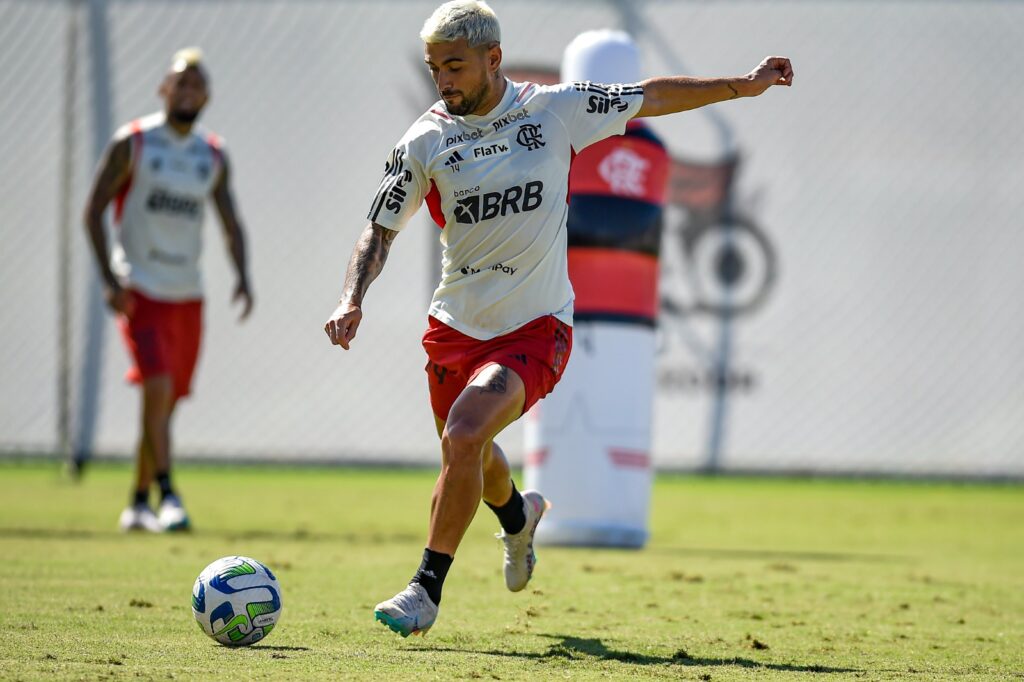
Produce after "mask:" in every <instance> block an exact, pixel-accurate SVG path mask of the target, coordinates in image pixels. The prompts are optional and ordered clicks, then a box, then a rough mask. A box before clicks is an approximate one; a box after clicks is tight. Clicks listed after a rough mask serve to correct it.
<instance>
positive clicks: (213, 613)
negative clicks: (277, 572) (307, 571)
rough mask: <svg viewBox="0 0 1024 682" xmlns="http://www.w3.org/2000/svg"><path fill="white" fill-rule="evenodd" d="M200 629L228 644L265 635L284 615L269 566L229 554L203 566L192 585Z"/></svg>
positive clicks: (195, 612) (253, 640) (236, 643)
mask: <svg viewBox="0 0 1024 682" xmlns="http://www.w3.org/2000/svg"><path fill="white" fill-rule="evenodd" d="M192 615H193V616H195V617H196V622H197V623H199V628H200V629H201V630H202V631H203V632H205V633H206V634H207V635H209V636H210V637H213V638H214V639H215V640H217V641H218V642H220V643H221V644H225V645H227V646H248V645H249V644H252V643H253V642H258V641H260V640H261V639H264V638H266V636H267V635H269V634H270V631H271V630H273V629H274V626H275V625H277V619H278V618H280V617H281V586H280V585H279V584H278V582H277V578H275V577H274V574H273V573H271V572H270V569H269V568H267V567H266V566H264V565H263V564H261V563H260V562H258V561H256V560H255V559H250V558H249V557H245V556H226V557H224V558H223V559H217V560H216V561H214V562H213V563H212V564H210V565H209V566H207V567H206V568H204V569H203V572H202V573H200V574H199V577H198V578H196V582H195V585H193V586H192Z"/></svg>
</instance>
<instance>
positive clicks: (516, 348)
mask: <svg viewBox="0 0 1024 682" xmlns="http://www.w3.org/2000/svg"><path fill="white" fill-rule="evenodd" d="M428 319H429V322H430V326H429V327H428V328H427V331H426V332H425V333H424V334H423V349H424V350H426V351H427V357H428V358H429V360H428V362H427V366H426V370H427V381H428V382H429V384H430V406H431V407H432V408H433V410H434V414H435V415H436V416H437V418H438V419H440V420H441V421H447V420H448V412H449V411H450V410H451V408H452V403H454V402H455V399H456V398H458V397H459V394H460V393H462V389H464V388H465V387H466V385H467V384H469V382H471V381H473V379H474V378H476V375H478V374H479V373H480V372H481V371H483V370H484V368H485V367H486V366H487V365H490V364H499V365H503V366H505V367H508V368H509V369H511V370H512V371H513V372H515V373H516V374H518V375H519V378H520V379H522V380H523V383H524V384H525V385H526V401H525V402H524V404H523V412H526V411H527V410H528V409H530V407H532V406H533V404H534V403H536V402H537V401H538V400H540V399H541V398H543V397H544V396H546V395H547V394H548V393H550V392H551V389H553V388H554V387H555V384H557V383H558V380H559V379H561V378H562V372H563V371H565V363H566V362H567V361H568V360H569V353H570V352H571V351H572V327H570V326H569V325H567V324H565V323H564V322H561V321H559V320H558V319H557V318H555V317H552V316H550V315H548V316H546V317H540V318H537V319H536V320H534V321H533V322H530V323H529V324H527V325H525V326H522V327H520V328H519V329H516V330H515V331H512V332H509V333H508V334H504V335H502V336H498V337H496V338H493V339H488V340H487V341H480V340H479V339H474V338H473V337H471V336H466V335H465V334H463V333H462V332H459V331H456V330H454V329H452V328H451V327H449V326H448V325H446V324H444V323H443V322H441V321H439V320H437V319H435V318H433V317H430V318H428Z"/></svg>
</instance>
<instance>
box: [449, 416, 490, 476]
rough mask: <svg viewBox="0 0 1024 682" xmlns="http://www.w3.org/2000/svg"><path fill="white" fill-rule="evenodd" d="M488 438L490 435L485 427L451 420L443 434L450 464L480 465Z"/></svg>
mask: <svg viewBox="0 0 1024 682" xmlns="http://www.w3.org/2000/svg"><path fill="white" fill-rule="evenodd" d="M488 440H490V436H489V435H488V434H487V433H485V432H484V431H483V429H480V428H479V427H478V426H476V425H474V424H470V423H467V422H464V421H456V422H454V423H452V422H449V424H448V425H447V426H446V427H445V430H444V434H442V436H441V442H442V445H443V446H444V448H445V451H446V454H447V461H448V464H449V465H450V466H461V465H475V466H479V465H480V463H481V461H482V458H483V448H484V445H486V444H487V441H488Z"/></svg>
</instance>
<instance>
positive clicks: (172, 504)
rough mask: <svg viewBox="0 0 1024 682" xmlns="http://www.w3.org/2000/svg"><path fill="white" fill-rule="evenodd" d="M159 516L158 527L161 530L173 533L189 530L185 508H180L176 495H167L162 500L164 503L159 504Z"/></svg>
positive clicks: (189, 525) (179, 501)
mask: <svg viewBox="0 0 1024 682" xmlns="http://www.w3.org/2000/svg"><path fill="white" fill-rule="evenodd" d="M159 514H160V517H159V520H160V526H161V528H163V530H166V531H170V532H174V531H179V530H189V528H190V527H191V524H190V522H189V520H188V513H186V512H185V507H184V506H182V504H181V500H179V499H178V496H177V495H168V496H167V497H165V498H164V501H163V502H161V503H160V512H159Z"/></svg>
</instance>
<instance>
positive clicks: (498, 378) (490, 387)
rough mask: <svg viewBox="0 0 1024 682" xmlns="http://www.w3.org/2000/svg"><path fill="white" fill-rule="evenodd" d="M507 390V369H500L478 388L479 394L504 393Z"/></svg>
mask: <svg viewBox="0 0 1024 682" xmlns="http://www.w3.org/2000/svg"><path fill="white" fill-rule="evenodd" d="M507 390H508V367H500V368H499V369H498V371H497V372H495V374H494V375H493V376H492V377H491V378H490V379H488V380H487V383H486V384H484V385H483V386H481V387H480V392H481V393H504V392H505V391H507Z"/></svg>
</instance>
